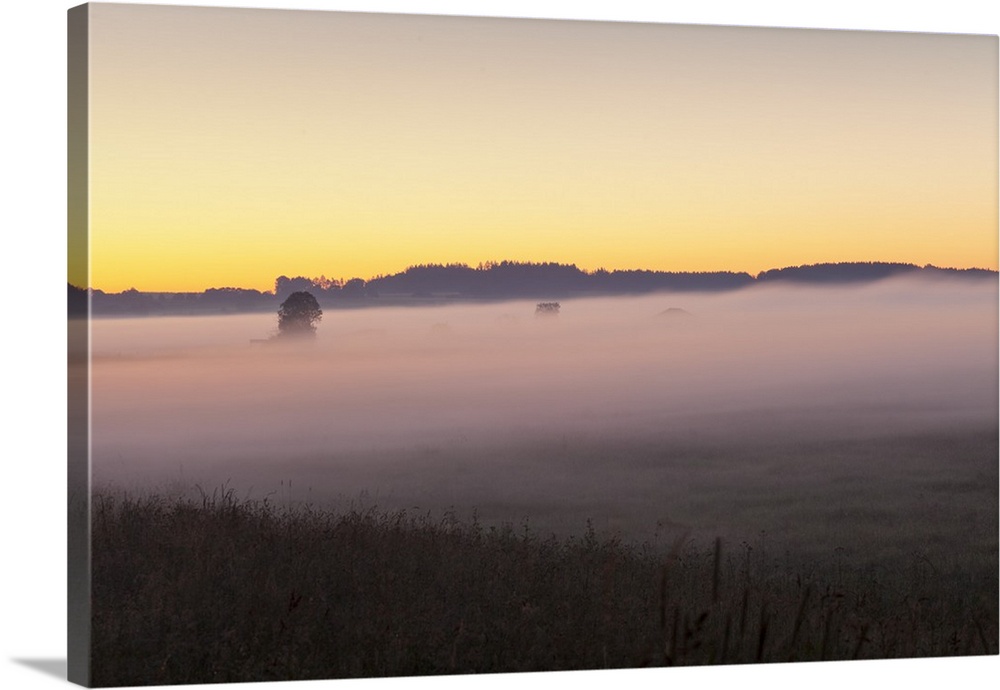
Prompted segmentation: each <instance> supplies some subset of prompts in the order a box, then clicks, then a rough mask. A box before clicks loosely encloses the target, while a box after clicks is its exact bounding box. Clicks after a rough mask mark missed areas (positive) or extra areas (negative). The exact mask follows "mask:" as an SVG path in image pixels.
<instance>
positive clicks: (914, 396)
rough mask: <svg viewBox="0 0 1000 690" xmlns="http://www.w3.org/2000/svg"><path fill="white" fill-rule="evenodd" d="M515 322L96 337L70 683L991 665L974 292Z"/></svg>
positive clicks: (736, 297) (432, 313) (372, 322)
mask: <svg viewBox="0 0 1000 690" xmlns="http://www.w3.org/2000/svg"><path fill="white" fill-rule="evenodd" d="M533 308H534V305H533V304H530V303H518V302H507V303H497V304H475V305H450V306H442V307H435V308H411V309H400V308H391V307H386V308H382V309H366V310H355V311H350V312H346V311H345V312H341V311H329V312H328V313H327V314H325V315H324V320H323V322H322V324H321V326H320V331H319V336H318V337H317V339H316V341H315V342H313V343H311V344H309V345H308V346H304V347H284V346H270V345H266V346H262V345H259V344H251V343H250V341H251V340H254V339H259V338H261V337H265V336H266V335H267V330H268V328H270V327H273V319H270V317H268V316H267V315H261V314H253V315H238V316H225V317H177V318H173V317H163V318H153V319H108V320H100V319H99V320H96V321H95V322H94V325H93V330H94V338H93V342H94V359H93V363H92V374H93V430H94V441H93V446H92V448H93V465H92V477H93V481H94V491H95V493H94V510H93V546H94V551H93V557H94V612H93V622H94V654H95V656H94V659H95V663H94V681H95V682H96V683H99V684H104V685H107V684H123V683H124V684H129V683H134V684H141V683H147V682H162V683H180V682H196V681H216V680H266V679H273V680H277V679H286V678H327V677H354V676H373V675H377V676H382V675H386V676H390V675H410V674H431V673H468V672H493V671H518V670H556V669H595V668H623V667H633V666H646V665H690V664H722V663H744V662H756V661H763V662H775V661H790V660H818V659H851V658H889V657H922V656H953V655H974V654H996V653H997V630H998V622H997V609H998V568H997V563H998V524H997V514H998V511H1000V506H998V491H997V486H998V484H1000V476H998V464H997V457H998V455H1000V449H998V426H997V389H996V381H997V376H998V372H997V358H996V351H997V350H996V348H997V341H996V333H997V323H996V289H995V286H994V285H992V284H981V285H977V286H972V287H970V286H968V285H963V284H957V283H948V282H933V283H920V282H917V283H914V282H912V281H911V282H907V281H887V282H885V283H881V284H878V285H874V286H867V287H852V288H822V289H821V288H797V289H790V290H788V289H768V288H754V289H753V290H748V291H741V292H738V293H733V294H727V295H721V296H710V295H651V296H645V297H637V298H627V299H624V298H618V299H588V300H573V301H569V300H567V301H564V302H563V304H562V309H561V313H560V314H559V316H558V317H555V318H550V319H537V318H535V317H534V316H533ZM681 310H683V313H682V312H681Z"/></svg>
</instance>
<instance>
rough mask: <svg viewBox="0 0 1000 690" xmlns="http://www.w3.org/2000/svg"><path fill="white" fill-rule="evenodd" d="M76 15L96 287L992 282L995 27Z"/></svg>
mask: <svg viewBox="0 0 1000 690" xmlns="http://www.w3.org/2000/svg"><path fill="white" fill-rule="evenodd" d="M90 8H91V17H90V39H91V46H90V67H91V73H90V87H91V91H90V96H91V102H90V113H91V131H90V136H91V140H90V144H91V149H90V152H91V163H90V175H91V196H90V199H91V208H90V212H91V236H90V238H91V280H90V284H91V285H92V286H94V287H97V288H101V289H104V290H107V291H115V292H116V291H119V290H123V289H126V288H129V287H135V288H138V289H140V290H150V291H159V290H164V291H166V290H170V291H183V290H202V289H205V288H208V287H222V286H234V287H252V288H257V289H265V290H266V289H270V288H271V287H272V286H273V281H274V278H275V277H276V276H278V275H280V274H286V275H290V276H293V275H306V276H319V275H320V274H325V275H326V276H328V277H334V278H350V277H355V276H359V277H363V278H368V277H371V276H373V275H376V274H380V273H393V272H396V271H400V270H402V269H404V268H406V267H407V266H409V265H412V264H418V263H448V262H462V263H469V264H473V265H474V264H477V263H479V262H481V261H488V260H502V259H513V260H521V261H558V262H564V263H576V264H577V265H578V266H580V267H581V268H585V269H596V268H599V267H604V268H608V269H615V268H649V269H658V270H672V271H703V270H736V271H750V272H753V273H755V272H757V271H760V270H764V269H768V268H773V267H779V266H786V265H797V264H804V263H817V262H825V261H854V260H864V261H906V262H912V263H917V264H925V263H933V264H936V265H941V266H956V267H971V266H977V267H986V268H994V269H995V268H997V251H998V247H997V205H998V204H997V45H998V44H997V38H996V37H995V36H956V35H940V34H939V35H933V34H915V33H909V34H903V33H879V32H847V31H816V30H812V31H807V30H792V29H744V28H720V27H697V26H678V25H656V24H633V23H598V22H579V21H575V22H569V21H546V20H513V19H506V20H505V19H483V18H445V17H421V16H401V15H378V14H370V15H365V14H347V13H335V12H305V11H298V12H297V11H281V10H234V9H222V8H191V7H168V6H141V5H109V4H94V5H91V6H90ZM71 279H72V277H71Z"/></svg>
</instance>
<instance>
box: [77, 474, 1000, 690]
mask: <svg viewBox="0 0 1000 690" xmlns="http://www.w3.org/2000/svg"><path fill="white" fill-rule="evenodd" d="M94 511H95V512H94V521H93V527H94V582H95V590H94V595H95V596H94V618H93V621H94V666H93V669H94V676H93V680H94V683H95V684H96V685H123V684H125V685H132V684H134V685H139V684H146V683H170V684H176V683H190V682H216V681H253V680H281V679H310V678H313V679H319V678H340V677H366V676H394V675H419V674H443V673H486V672H514V671H539V670H570V669H598V668H626V667H638V666H650V665H692V664H713V663H714V664H725V663H750V662H784V661H809V660H834V659H859V658H894V657H897V658H906V657H919V656H951V655H969V654H995V653H996V652H997V617H996V611H997V603H998V602H997V586H996V583H997V570H996V550H995V544H994V549H993V555H992V559H991V558H989V557H988V554H979V555H978V557H968V558H966V557H957V558H952V559H950V560H948V561H942V560H939V561H938V562H937V563H935V561H934V560H932V558H930V557H928V556H927V555H926V554H925V553H922V552H914V553H912V554H908V555H907V556H906V557H897V558H892V559H889V560H882V561H881V562H880V565H875V564H870V565H868V566H865V567H855V566H856V564H855V563H854V562H853V560H852V558H851V557H850V555H848V554H845V553H843V549H837V550H835V551H834V552H833V553H830V554H827V557H825V558H824V557H816V558H812V557H810V558H807V559H800V558H796V557H795V556H794V555H793V554H792V553H790V552H787V551H786V552H784V553H782V552H779V551H776V550H775V549H774V548H773V547H771V546H770V545H769V544H767V543H766V541H764V540H763V539H761V540H758V541H755V542H753V543H752V544H751V543H746V542H744V543H741V544H730V543H728V542H725V541H723V540H721V539H720V540H716V541H715V542H714V543H713V544H704V543H699V542H697V541H696V540H693V539H690V538H686V537H680V538H677V539H676V540H675V541H674V543H673V544H672V546H671V547H670V548H669V549H667V550H663V549H660V548H656V547H655V546H654V545H652V544H649V543H644V544H641V545H636V544H632V543H629V542H625V541H622V540H621V539H619V538H615V537H607V536H600V535H598V534H596V533H595V531H594V530H593V528H592V527H590V528H588V529H587V530H585V531H584V532H583V533H582V534H581V536H579V537H575V538H574V537H569V538H565V539H559V538H557V537H555V536H548V537H546V536H544V535H541V534H537V533H535V532H533V531H532V530H531V529H530V528H529V527H528V526H524V525H522V526H514V525H509V524H508V525H501V526H490V527H486V526H484V525H483V524H481V523H480V522H479V521H478V520H477V519H475V518H474V519H473V520H472V521H471V522H460V521H458V520H457V519H456V518H455V517H454V515H452V514H445V515H443V516H441V517H440V518H438V517H436V516H430V515H408V514H406V513H405V512H394V513H389V512H382V511H379V510H377V509H375V508H369V509H364V508H361V507H358V508H356V509H354V510H351V511H348V512H344V513H338V514H335V513H330V512H325V511H316V510H309V509H305V508H300V509H293V510H287V509H282V508H279V507H277V506H275V505H274V504H273V503H271V502H269V501H262V502H243V501H239V500H238V499H236V498H235V497H234V496H233V492H232V491H228V492H227V491H224V490H221V489H220V490H216V491H213V492H212V493H211V494H205V495H204V496H203V497H202V498H201V500H193V501H192V500H184V499H176V498H174V499H167V498H164V497H162V496H156V495H147V496H144V497H132V496H127V495H123V494H99V495H97V496H96V497H95V508H94ZM981 536H987V535H981Z"/></svg>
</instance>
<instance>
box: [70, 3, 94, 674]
mask: <svg viewBox="0 0 1000 690" xmlns="http://www.w3.org/2000/svg"><path fill="white" fill-rule="evenodd" d="M88 57H89V6H88V5H80V6H78V7H74V8H72V9H70V10H68V12H67V89H68V90H67V123H66V124H67V197H68V198H67V214H68V218H67V259H68V261H67V277H68V283H69V285H71V286H75V287H76V288H82V289H83V290H86V291H87V292H85V293H84V297H83V299H82V300H81V299H79V297H80V295H79V293H76V294H73V292H74V290H73V287H69V288H68V289H69V293H70V294H69V295H68V302H67V318H68V324H67V334H68V337H67V356H68V361H67V372H68V374H67V400H68V404H67V407H68V409H67V425H68V428H67V500H68V505H67V516H68V517H67V521H68V524H67V547H68V550H67V648H66V656H67V666H66V668H67V680H69V681H70V682H72V683H76V684H79V685H83V686H86V687H89V686H90V684H91V558H90V536H91V535H90V501H91V494H90V315H91V309H90V293H89V287H90V275H89V274H90V270H89V264H90V256H89V245H90V238H89V231H90V228H89V215H90V213H89V174H88V167H89V115H88V111H89V95H88V91H89V78H88V76H89V59H88Z"/></svg>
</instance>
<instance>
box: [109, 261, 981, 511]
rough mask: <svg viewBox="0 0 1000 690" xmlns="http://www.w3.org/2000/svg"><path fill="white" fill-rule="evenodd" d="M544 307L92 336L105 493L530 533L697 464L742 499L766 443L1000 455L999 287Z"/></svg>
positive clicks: (416, 311) (923, 285) (340, 315)
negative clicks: (286, 330) (497, 522)
mask: <svg viewBox="0 0 1000 690" xmlns="http://www.w3.org/2000/svg"><path fill="white" fill-rule="evenodd" d="M534 312H535V303H534V302H505V303H490V304H455V305H450V306H441V307H426V308H377V309H366V310H343V311H332V310H331V311H327V312H326V313H325V314H324V317H323V320H322V322H321V323H320V324H319V328H318V335H317V338H316V340H315V342H312V343H308V344H305V345H303V346H277V345H272V344H261V343H251V340H254V339H261V338H266V337H267V336H268V335H269V334H270V333H271V332H273V331H274V329H275V324H276V320H275V318H274V317H272V316H270V315H266V314H265V315H260V314H251V315H232V316H222V317H208V316H204V317H163V318H151V319H99V320H96V321H95V322H94V324H93V351H94V360H93V364H92V367H93V396H92V399H93V431H94V441H93V476H94V480H95V483H96V484H98V485H106V484H108V483H113V484H118V485H125V486H156V485H160V486H162V485H164V484H169V483H171V482H184V483H188V484H190V483H194V482H198V483H200V484H202V485H206V486H211V485H212V484H213V483H217V482H222V481H226V480H229V481H230V486H234V487H236V488H237V489H238V490H239V491H240V493H241V495H242V494H244V493H246V494H247V495H255V496H258V497H259V496H262V495H266V494H267V493H268V492H271V491H278V492H281V491H287V486H288V483H289V482H291V483H292V486H294V487H296V489H295V490H296V492H301V491H305V490H306V488H307V489H308V496H303V495H301V494H300V493H296V497H298V498H308V499H309V500H320V501H322V500H326V499H329V498H331V497H337V496H340V497H350V496H352V495H354V496H356V495H357V493H358V492H360V491H363V490H364V491H368V492H369V494H370V495H378V496H381V497H382V498H381V499H380V500H382V501H383V502H385V501H389V502H391V501H392V500H396V499H398V501H399V502H400V503H407V502H408V503H414V502H417V503H419V504H420V505H421V506H423V505H430V504H444V505H449V504H451V505H457V506H462V507H468V508H472V507H476V506H475V505H470V504H474V503H480V504H481V503H484V502H489V501H494V502H495V503H496V505H497V514H498V515H499V514H501V513H503V510H502V506H503V505H504V502H505V501H507V503H508V504H509V505H510V506H512V508H511V513H512V515H511V517H516V515H517V513H518V512H521V511H523V510H524V505H527V503H525V502H524V501H523V500H522V499H526V497H531V500H530V501H529V503H530V504H531V505H535V504H537V505H536V508H535V510H536V511H543V510H545V509H546V506H547V507H548V509H551V510H554V511H557V509H558V507H559V506H560V505H561V504H562V503H573V502H575V503H576V504H578V505H584V504H586V505H593V506H594V510H593V512H598V513H599V512H600V511H601V510H602V508H601V506H602V505H603V506H605V508H606V509H607V510H605V512H608V511H610V508H607V506H613V505H616V504H617V506H618V508H615V510H618V509H619V508H620V507H621V505H623V504H625V503H627V502H628V501H627V497H628V494H629V491H630V487H631V488H634V489H635V490H636V491H638V490H639V489H642V490H647V489H648V488H649V487H648V481H649V479H650V478H651V477H653V476H663V473H665V472H667V473H673V474H676V475H677V476H680V477H684V476H688V477H694V476H699V477H700V476H702V475H704V473H705V472H706V470H705V467H706V465H702V466H699V465H698V464H697V462H695V460H696V459H697V458H699V457H701V458H715V460H713V461H712V462H720V460H719V458H722V457H725V458H728V460H726V464H725V469H724V472H723V471H720V472H718V473H716V474H715V475H712V476H716V477H717V483H718V484H720V485H721V483H724V482H728V483H729V484H731V485H732V486H738V485H739V483H740V482H742V481H743V480H744V479H746V478H749V477H757V478H758V479H759V477H758V474H759V471H760V462H761V458H760V457H759V455H760V454H759V452H758V451H759V450H760V449H772V450H775V449H777V450H775V452H778V451H780V452H779V453H778V454H779V455H780V454H781V453H785V454H786V455H787V453H788V452H789V450H790V449H795V448H803V447H811V448H814V449H815V448H817V447H831V448H832V447H834V446H836V444H851V443H859V442H863V441H865V440H866V439H870V440H874V441H878V442H879V443H882V442H884V441H885V439H891V438H894V437H898V438H902V437H911V436H913V435H920V434H923V435H927V434H936V435H938V437H940V438H946V437H953V438H956V439H964V440H965V441H967V440H968V439H969V438H977V439H979V441H977V443H980V445H982V443H985V444H986V445H987V447H986V448H985V449H984V451H983V452H986V453H989V452H992V451H991V449H990V448H989V447H988V446H989V439H990V438H991V437H990V433H991V432H994V436H995V429H996V425H997V381H998V364H997V361H998V355H997V353H998V349H997V333H998V323H997V286H996V284H995V282H993V281H989V282H985V283H974V284H971V285H970V284H965V283H961V282H949V281H926V280H923V281H912V280H909V281H908V280H892V281H886V282H882V283H879V284H875V285H868V286H864V287H836V288H822V287H794V288H789V287H770V286H756V287H754V288H751V289H747V290H744V291H740V292H735V293H727V294H723V295H704V294H656V295H648V296H643V297H633V298H592V299H576V300H565V301H562V303H561V309H560V313H559V315H558V316H554V317H536V316H535V313H534ZM984 432H985V436H982V434H983V433H984ZM977 434H979V435H978V436H977ZM984 438H985V440H982V439H984ZM874 441H873V442H874ZM824 444H826V445H825V446H824ZM765 455H766V454H765ZM800 455H801V454H800ZM770 457H777V456H776V455H774V454H772V455H771V456H770ZM782 457H784V456H782ZM790 457H791V456H789V458H790ZM922 457H923V456H922ZM755 458H756V459H755ZM870 461H871V462H875V463H877V462H878V458H874V457H873V458H870ZM923 461H926V462H929V463H933V458H932V457H924V458H923ZM706 462H707V460H706ZM789 462H794V461H793V460H791V459H789ZM800 462H801V464H802V465H803V466H802V467H800V470H801V471H803V472H804V471H805V469H806V468H805V465H808V463H810V462H812V461H811V460H810V459H809V458H808V457H802V459H801V461H800ZM823 462H824V463H825V462H827V461H826V460H824V461H823ZM942 462H945V460H944V459H942ZM636 466H641V467H644V468H646V469H644V470H642V471H640V470H638V469H636ZM680 467H688V471H687V474H685V473H684V472H681V471H680V470H678V468H680ZM816 469H818V468H813V470H816ZM828 469H829V468H827V469H826V470H824V471H828ZM743 475H745V476H743ZM672 476H673V475H672ZM708 476H709V475H705V478H706V480H707V477H708ZM803 476H815V477H816V481H817V482H819V481H821V480H822V478H823V477H824V476H825V475H823V473H822V472H819V473H818V474H814V475H803ZM758 479H755V480H754V481H755V482H758ZM755 485H759V482H758V484H755ZM761 486H763V485H761ZM610 487H613V491H611V490H609V492H608V493H607V494H604V489H605V488H610ZM716 488H718V487H716ZM390 497H395V499H393V498H390ZM546 497H547V498H546ZM513 506H516V507H513ZM610 512H615V511H610ZM610 512H609V514H610ZM632 518H634V519H635V520H638V521H642V520H647V521H648V520H652V517H651V516H649V515H645V514H644V515H643V516H642V517H636V516H632V517H630V518H629V519H632Z"/></svg>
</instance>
